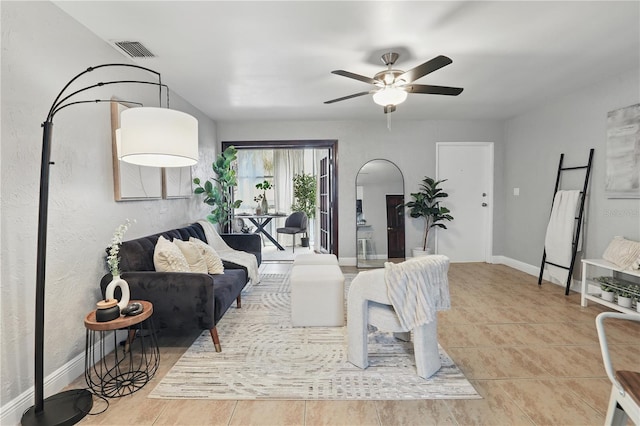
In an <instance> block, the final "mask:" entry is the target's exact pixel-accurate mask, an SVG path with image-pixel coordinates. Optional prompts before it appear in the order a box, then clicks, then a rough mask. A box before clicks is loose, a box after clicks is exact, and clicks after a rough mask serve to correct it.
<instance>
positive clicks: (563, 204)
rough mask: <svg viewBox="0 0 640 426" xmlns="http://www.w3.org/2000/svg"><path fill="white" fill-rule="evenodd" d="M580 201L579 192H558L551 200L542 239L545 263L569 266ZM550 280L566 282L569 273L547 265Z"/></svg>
mask: <svg viewBox="0 0 640 426" xmlns="http://www.w3.org/2000/svg"><path fill="white" fill-rule="evenodd" d="M579 201H580V191H577V190H571V191H558V192H556V195H555V197H554V198H553V207H552V209H551V217H550V218H549V224H548V225H547V234H546V236H545V239H544V249H545V253H546V255H547V257H546V261H547V262H553V263H555V264H556V265H562V266H566V267H567V268H568V267H569V266H570V265H571V253H572V243H573V236H574V231H575V227H576V219H575V218H576V210H577V206H578V202H579ZM547 271H548V272H549V276H550V278H551V280H552V281H553V280H557V282H559V283H561V284H565V283H566V282H567V278H568V274H569V271H568V270H567V269H562V268H558V267H556V266H553V265H547Z"/></svg>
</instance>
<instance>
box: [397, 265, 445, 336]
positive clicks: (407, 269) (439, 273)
mask: <svg viewBox="0 0 640 426" xmlns="http://www.w3.org/2000/svg"><path fill="white" fill-rule="evenodd" d="M384 269H385V277H384V278H385V281H386V283H387V295H388V296H389V300H390V301H391V304H392V306H393V309H394V310H395V311H396V314H397V315H398V318H399V319H400V324H401V325H402V327H403V328H404V329H406V330H413V329H414V328H416V327H418V326H420V325H423V324H428V323H430V322H432V321H433V320H435V319H436V311H442V310H445V309H450V308H451V299H450V297H449V279H448V276H447V273H448V271H449V258H448V257H446V256H442V255H433V256H421V257H416V258H412V259H409V260H407V261H405V262H402V263H391V262H386V263H385V264H384Z"/></svg>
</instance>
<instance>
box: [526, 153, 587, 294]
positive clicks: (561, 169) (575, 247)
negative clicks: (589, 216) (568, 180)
mask: <svg viewBox="0 0 640 426" xmlns="http://www.w3.org/2000/svg"><path fill="white" fill-rule="evenodd" d="M593 152H594V149H593V148H591V149H590V150H589V162H588V163H587V165H586V166H577V167H562V163H563V160H564V153H562V154H560V163H559V164H558V174H557V176H556V186H555V189H554V191H553V198H552V200H555V197H556V193H557V192H558V188H559V187H560V180H561V175H562V172H565V171H569V170H584V171H585V176H584V186H583V188H582V192H581V193H580V194H581V197H580V208H579V209H578V216H577V217H576V218H575V219H576V220H577V221H578V223H577V224H576V226H575V227H574V229H575V231H574V235H573V241H572V243H571V264H570V265H569V266H566V265H558V264H555V263H553V262H547V251H546V249H544V248H543V250H542V263H541V264H540V275H539V276H538V285H542V274H543V273H544V266H545V264H549V265H553V266H556V267H558V268H562V269H566V270H568V271H569V273H568V275H567V285H566V288H565V291H564V294H565V296H566V295H568V294H569V288H570V287H571V280H572V279H573V268H574V266H575V263H576V254H577V253H578V242H579V241H580V228H581V227H582V216H583V213H584V201H585V198H586V196H585V195H586V193H587V187H588V186H589V176H590V175H591V164H592V161H593ZM551 210H552V211H553V201H552V203H551Z"/></svg>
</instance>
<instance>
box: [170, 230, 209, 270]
mask: <svg viewBox="0 0 640 426" xmlns="http://www.w3.org/2000/svg"><path fill="white" fill-rule="evenodd" d="M195 239H196V240H197V238H195ZM173 243H174V244H175V245H177V246H178V248H179V249H180V251H181V252H182V254H183V255H184V258H185V259H187V263H188V264H189V270H190V271H191V272H197V273H199V274H206V273H207V272H208V268H207V261H206V260H205V258H204V256H203V255H202V252H201V250H200V249H199V248H198V247H197V246H196V244H194V243H193V242H191V239H189V241H182V240H179V239H177V238H176V239H175V240H173Z"/></svg>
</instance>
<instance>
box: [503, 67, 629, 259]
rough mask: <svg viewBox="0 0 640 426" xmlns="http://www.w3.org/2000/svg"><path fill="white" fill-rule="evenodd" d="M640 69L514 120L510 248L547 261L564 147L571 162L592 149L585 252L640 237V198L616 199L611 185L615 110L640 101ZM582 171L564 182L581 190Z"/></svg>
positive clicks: (508, 156) (581, 161) (508, 168)
mask: <svg viewBox="0 0 640 426" xmlns="http://www.w3.org/2000/svg"><path fill="white" fill-rule="evenodd" d="M639 75H640V70H639V69H634V70H630V71H629V72H626V73H623V74H620V75H616V76H614V77H612V78H610V79H608V80H606V81H602V82H601V83H599V84H594V85H592V86H590V87H587V88H584V89H583V90H580V91H577V92H575V93H572V94H570V95H567V96H564V97H562V98H559V99H556V100H554V101H553V102H549V103H548V104H546V105H543V106H540V107H539V108H536V109H534V110H532V111H530V112H528V113H527V114H523V115H521V116H518V117H515V118H513V119H511V120H509V121H508V122H507V125H506V132H507V133H506V139H507V141H508V143H507V145H506V147H507V149H506V153H505V182H506V184H505V191H506V192H505V193H506V216H505V221H504V226H505V231H506V233H505V251H504V253H505V255H507V256H509V257H511V258H514V259H517V260H519V261H522V262H525V263H528V264H530V265H539V264H540V261H541V259H542V249H543V246H544V235H545V232H546V229H547V223H548V220H549V213H550V210H551V202H552V197H553V189H554V185H555V180H556V173H557V169H558V161H559V159H560V154H561V153H564V154H565V163H564V165H565V166H578V165H585V164H586V163H587V159H588V155H589V149H590V148H595V155H594V163H593V170H592V175H591V185H590V191H589V195H590V196H589V198H588V206H587V207H588V209H587V210H586V233H585V243H586V250H585V257H588V258H594V257H595V258H597V257H601V256H602V253H604V250H605V248H606V247H607V244H608V243H609V242H610V241H611V239H612V238H613V236H615V235H624V236H626V237H627V238H631V239H634V240H640V200H638V199H635V200H633V199H627V200H620V199H617V200H616V199H608V198H607V197H606V194H605V192H604V182H605V170H606V164H605V159H606V141H607V112H609V111H612V110H614V109H618V108H622V107H625V106H629V105H633V104H636V103H638V102H640V79H639V78H638V76H639ZM575 173H576V172H565V173H563V179H564V180H563V186H562V188H563V189H581V183H582V182H583V181H582V176H584V175H582V174H578V176H579V177H578V178H577V180H578V181H580V182H575V180H576V176H575ZM576 184H578V185H577V186H575V185H576ZM513 188H520V196H518V197H516V196H514V195H513Z"/></svg>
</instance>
